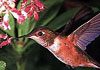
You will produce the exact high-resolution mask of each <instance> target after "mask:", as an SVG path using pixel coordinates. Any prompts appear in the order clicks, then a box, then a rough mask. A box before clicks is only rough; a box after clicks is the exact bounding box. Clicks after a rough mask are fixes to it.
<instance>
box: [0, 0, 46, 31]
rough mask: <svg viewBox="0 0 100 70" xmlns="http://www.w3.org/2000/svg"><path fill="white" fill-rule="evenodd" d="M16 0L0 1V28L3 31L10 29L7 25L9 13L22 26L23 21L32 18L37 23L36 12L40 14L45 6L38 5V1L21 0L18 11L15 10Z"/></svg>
mask: <svg viewBox="0 0 100 70" xmlns="http://www.w3.org/2000/svg"><path fill="white" fill-rule="evenodd" d="M16 1H17V0H0V15H1V14H3V15H4V16H2V17H3V19H2V20H1V19H0V27H3V28H4V30H6V29H9V30H10V29H11V27H10V25H9V24H8V23H9V13H11V14H12V15H13V16H14V18H16V19H17V21H18V23H19V24H22V23H23V22H24V21H25V19H27V18H30V17H31V16H34V19H35V20H36V21H38V19H39V16H38V12H42V11H43V10H44V8H45V6H44V5H43V4H42V3H40V2H39V1H38V0H30V3H29V2H28V0H23V2H21V7H20V10H17V9H16V8H15V2H16Z"/></svg>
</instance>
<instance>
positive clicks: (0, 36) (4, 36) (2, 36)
mask: <svg viewBox="0 0 100 70" xmlns="http://www.w3.org/2000/svg"><path fill="white" fill-rule="evenodd" d="M7 37H8V35H7V34H5V35H4V34H0V38H3V39H6V38H7Z"/></svg>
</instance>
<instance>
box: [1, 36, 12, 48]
mask: <svg viewBox="0 0 100 70" xmlns="http://www.w3.org/2000/svg"><path fill="white" fill-rule="evenodd" d="M11 39H12V37H11V38H8V39H7V40H6V41H4V42H2V43H1V44H0V48H2V46H5V45H8V44H10V43H11Z"/></svg>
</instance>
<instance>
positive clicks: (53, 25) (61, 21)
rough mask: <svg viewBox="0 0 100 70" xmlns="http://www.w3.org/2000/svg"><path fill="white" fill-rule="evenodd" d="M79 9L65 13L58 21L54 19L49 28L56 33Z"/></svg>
mask: <svg viewBox="0 0 100 70" xmlns="http://www.w3.org/2000/svg"><path fill="white" fill-rule="evenodd" d="M77 9H78V8H74V9H72V10H69V11H67V12H64V13H63V14H61V15H60V16H58V17H57V18H56V19H54V20H53V21H52V22H50V23H49V24H48V27H49V28H51V29H53V30H54V31H55V30H57V29H59V28H61V27H62V26H64V25H65V24H66V23H67V22H68V21H69V20H70V19H71V17H72V16H73V15H74V14H75V12H76V11H77Z"/></svg>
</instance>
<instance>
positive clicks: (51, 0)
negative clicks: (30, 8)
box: [36, 0, 64, 26]
mask: <svg viewBox="0 0 100 70" xmlns="http://www.w3.org/2000/svg"><path fill="white" fill-rule="evenodd" d="M63 1H64V0H48V1H44V2H43V3H44V5H45V6H46V9H45V10H44V11H43V12H41V13H40V15H39V21H38V22H37V24H36V26H39V25H42V26H43V25H46V24H48V23H49V22H50V21H51V20H52V19H53V18H54V17H55V16H56V15H57V13H58V12H59V9H60V7H61V5H62V3H63Z"/></svg>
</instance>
